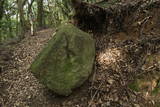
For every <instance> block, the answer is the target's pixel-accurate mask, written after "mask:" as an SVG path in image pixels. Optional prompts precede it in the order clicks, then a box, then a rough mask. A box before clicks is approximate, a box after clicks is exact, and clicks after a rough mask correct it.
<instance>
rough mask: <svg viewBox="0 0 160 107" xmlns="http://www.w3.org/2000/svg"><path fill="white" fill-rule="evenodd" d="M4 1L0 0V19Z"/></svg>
mask: <svg viewBox="0 0 160 107" xmlns="http://www.w3.org/2000/svg"><path fill="white" fill-rule="evenodd" d="M4 1H5V0H1V1H0V20H1V19H2V17H3V13H4Z"/></svg>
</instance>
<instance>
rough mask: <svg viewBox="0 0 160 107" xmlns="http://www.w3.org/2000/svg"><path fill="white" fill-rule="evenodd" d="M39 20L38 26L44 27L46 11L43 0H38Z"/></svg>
mask: <svg viewBox="0 0 160 107" xmlns="http://www.w3.org/2000/svg"><path fill="white" fill-rule="evenodd" d="M37 9H38V10H37V11H38V12H37V21H38V27H39V28H43V27H44V15H43V14H44V11H43V0H37Z"/></svg>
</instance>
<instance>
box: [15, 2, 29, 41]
mask: <svg viewBox="0 0 160 107" xmlns="http://www.w3.org/2000/svg"><path fill="white" fill-rule="evenodd" d="M26 1H27V0H17V5H18V13H19V18H20V39H23V38H24V34H25V31H26V25H25V17H24V11H23V8H24V5H25V3H26Z"/></svg>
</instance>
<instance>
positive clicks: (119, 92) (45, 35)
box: [0, 29, 160, 107]
mask: <svg viewBox="0 0 160 107" xmlns="http://www.w3.org/2000/svg"><path fill="white" fill-rule="evenodd" d="M53 32H54V30H52V29H46V30H42V31H39V32H37V34H36V35H35V36H27V37H26V38H25V39H24V40H22V41H21V42H20V43H18V44H14V45H13V44H12V46H11V47H12V52H10V54H11V53H12V54H11V55H12V58H11V60H9V62H10V63H9V65H8V66H7V67H5V68H4V70H2V71H1V73H0V105H1V106H2V107H87V106H90V107H130V106H135V107H154V106H153V105H154V104H155V100H154V99H150V98H149V97H146V96H143V94H142V93H140V92H135V91H133V90H131V89H130V88H129V85H128V84H130V82H131V81H132V80H134V79H135V74H137V73H136V72H138V73H140V71H137V70H139V68H138V69H137V66H138V65H137V61H139V60H138V59H140V58H139V55H140V53H139V52H140V51H144V50H143V47H142V46H143V45H141V46H140V45H139V42H137V38H136V37H135V36H131V37H129V36H127V35H126V34H125V33H122V32H121V33H117V34H114V35H112V36H106V35H104V36H95V37H94V38H95V40H96V53H97V55H96V61H95V67H94V71H95V72H94V73H93V74H92V76H91V77H90V78H89V80H88V81H87V82H85V84H84V85H83V86H82V87H80V88H78V89H76V90H75V91H74V92H73V94H72V95H70V96H68V97H62V96H58V95H55V94H54V93H53V92H51V91H50V90H48V89H47V88H45V87H44V86H43V85H41V84H40V83H39V82H38V81H37V80H36V78H35V77H34V76H33V75H32V73H31V72H30V71H29V70H28V69H29V67H30V64H31V63H32V61H33V60H34V58H35V57H36V55H38V53H39V52H40V51H41V49H42V48H43V47H44V45H45V44H46V43H47V42H48V40H49V39H51V37H52V35H53ZM154 45H155V44H154ZM156 45H157V44H156ZM158 45H159V44H158ZM152 47H153V46H152ZM145 48H146V47H145ZM136 49H137V50H136ZM129 50H130V51H129ZM135 50H136V52H135ZM137 52H138V53H137ZM148 52H149V50H148ZM7 61H8V60H7ZM132 61H133V62H132ZM158 66H159V65H158ZM158 66H155V67H156V69H157V67H158ZM149 67H150V66H149ZM155 67H152V69H153V68H155ZM152 71H155V69H153V70H152ZM158 72H159V70H158ZM149 87H150V86H149ZM158 98H160V97H158ZM156 101H157V100H156Z"/></svg>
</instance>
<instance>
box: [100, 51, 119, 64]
mask: <svg viewBox="0 0 160 107" xmlns="http://www.w3.org/2000/svg"><path fill="white" fill-rule="evenodd" d="M120 56H121V51H120V50H118V49H117V48H113V49H106V50H105V51H103V52H101V53H100V54H99V55H98V56H97V59H98V63H100V64H104V65H106V66H107V65H110V64H113V63H115V62H116V61H117V60H118V58H120Z"/></svg>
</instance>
